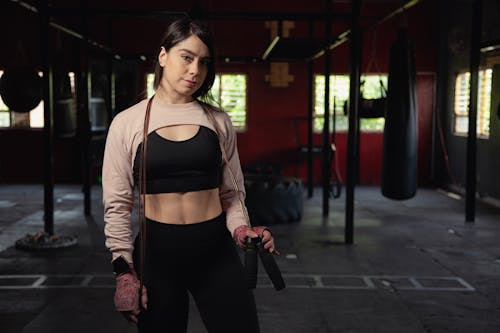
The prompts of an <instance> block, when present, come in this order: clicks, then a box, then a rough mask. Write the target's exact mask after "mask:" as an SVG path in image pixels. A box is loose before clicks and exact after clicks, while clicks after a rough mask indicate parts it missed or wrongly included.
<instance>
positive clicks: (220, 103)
mask: <svg viewBox="0 0 500 333" xmlns="http://www.w3.org/2000/svg"><path fill="white" fill-rule="evenodd" d="M223 75H243V76H244V78H245V92H244V93H245V110H244V111H245V119H244V127H239V126H236V125H235V124H234V121H233V119H232V118H231V113H230V112H229V111H228V110H226V109H224V107H223V106H222V101H221V100H220V96H221V92H222V86H221V84H220V83H221V82H222V80H221V79H222V76H223ZM248 76H249V75H248V74H247V73H245V72H231V71H222V72H217V73H215V80H216V79H217V77H219V80H220V81H219V100H215V96H213V95H212V96H210V97H211V98H212V100H213V101H214V102H215V103H216V106H217V107H220V108H221V109H222V110H224V112H226V113H227V114H228V115H229V117H230V118H231V122H232V123H233V127H234V130H235V131H236V132H237V133H244V132H246V131H247V130H248V101H249V99H248ZM215 80H214V83H215Z"/></svg>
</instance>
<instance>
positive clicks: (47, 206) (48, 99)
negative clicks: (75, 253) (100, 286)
mask: <svg viewBox="0 0 500 333" xmlns="http://www.w3.org/2000/svg"><path fill="white" fill-rule="evenodd" d="M39 8H40V55H41V58H42V71H43V101H44V104H43V105H44V110H43V112H44V113H43V121H44V128H43V138H44V140H43V141H44V149H45V153H44V216H43V217H44V230H45V232H46V233H47V234H49V235H51V236H52V235H54V151H53V146H54V128H53V126H52V125H53V124H52V123H53V121H52V120H53V114H54V110H53V106H54V100H53V97H54V96H53V88H52V65H51V55H50V46H49V21H50V12H49V7H48V3H47V0H40V1H39Z"/></svg>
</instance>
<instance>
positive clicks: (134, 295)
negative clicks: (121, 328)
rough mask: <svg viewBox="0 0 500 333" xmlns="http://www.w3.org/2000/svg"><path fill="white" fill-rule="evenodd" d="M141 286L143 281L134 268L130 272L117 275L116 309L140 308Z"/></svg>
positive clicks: (129, 309)
mask: <svg viewBox="0 0 500 333" xmlns="http://www.w3.org/2000/svg"><path fill="white" fill-rule="evenodd" d="M140 287H141V283H140V282H139V280H138V279H137V274H136V273H135V271H134V270H133V269H132V272H130V273H125V274H121V275H119V276H117V277H116V290H115V297H114V301H115V308H116V311H134V310H138V309H139V288H140Z"/></svg>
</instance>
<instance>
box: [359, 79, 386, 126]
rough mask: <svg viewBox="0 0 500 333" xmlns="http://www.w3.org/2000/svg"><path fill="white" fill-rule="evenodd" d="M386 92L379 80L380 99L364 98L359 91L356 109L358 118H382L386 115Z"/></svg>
mask: <svg viewBox="0 0 500 333" xmlns="http://www.w3.org/2000/svg"><path fill="white" fill-rule="evenodd" d="M386 95H387V92H386V89H385V87H384V84H383V83H382V80H380V97H379V98H364V97H363V91H361V94H360V96H361V97H360V99H359V107H358V116H359V118H382V117H384V116H385V113H386V106H387V98H386Z"/></svg>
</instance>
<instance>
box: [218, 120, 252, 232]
mask: <svg viewBox="0 0 500 333" xmlns="http://www.w3.org/2000/svg"><path fill="white" fill-rule="evenodd" d="M219 112H220V111H219ZM222 114H223V116H224V129H225V135H224V137H223V140H224V142H223V145H222V146H223V148H224V149H225V152H226V156H227V163H226V162H225V161H223V164H222V185H221V187H220V199H221V203H222V209H223V210H224V211H225V212H226V220H227V228H228V229H229V231H230V232H231V235H232V234H233V232H234V230H235V229H236V228H237V227H239V226H240V225H246V224H247V218H246V216H248V212H247V210H246V207H245V185H244V179H243V172H242V171H241V165H240V158H239V155H238V147H237V144H236V132H235V130H234V127H233V125H232V123H231V120H230V119H229V116H227V114H226V113H222ZM231 172H232V174H233V175H234V180H235V181H236V184H237V187H238V189H236V187H235V185H234V181H233V177H232V176H231Z"/></svg>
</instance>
